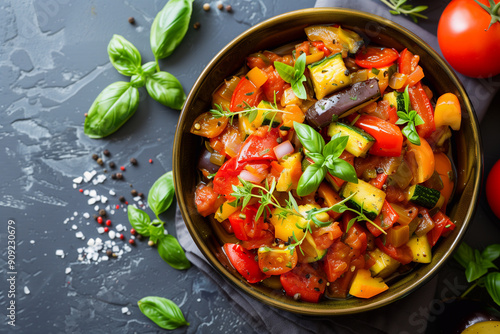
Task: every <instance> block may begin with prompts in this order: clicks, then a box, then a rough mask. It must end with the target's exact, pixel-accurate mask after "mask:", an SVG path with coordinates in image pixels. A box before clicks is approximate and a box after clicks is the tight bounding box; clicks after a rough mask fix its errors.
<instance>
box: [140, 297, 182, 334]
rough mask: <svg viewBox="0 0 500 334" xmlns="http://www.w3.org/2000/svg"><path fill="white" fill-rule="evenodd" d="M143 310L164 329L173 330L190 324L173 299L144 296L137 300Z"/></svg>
mask: <svg viewBox="0 0 500 334" xmlns="http://www.w3.org/2000/svg"><path fill="white" fill-rule="evenodd" d="M137 305H138V306H139V309H140V310H141V312H142V313H143V314H144V315H145V316H146V317H148V318H149V319H151V320H152V321H153V322H154V323H155V324H157V325H158V326H160V327H161V328H163V329H168V330H173V329H176V328H179V327H181V326H189V322H187V321H186V319H185V318H184V315H183V314H182V311H181V309H180V308H179V306H177V305H176V304H175V303H174V302H173V301H171V300H169V299H166V298H162V297H144V298H142V299H141V300H139V301H138V302H137Z"/></svg>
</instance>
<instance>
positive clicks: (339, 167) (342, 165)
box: [328, 159, 358, 183]
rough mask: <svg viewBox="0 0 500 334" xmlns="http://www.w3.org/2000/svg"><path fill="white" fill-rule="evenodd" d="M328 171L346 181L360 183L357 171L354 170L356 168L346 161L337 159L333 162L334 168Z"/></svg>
mask: <svg viewBox="0 0 500 334" xmlns="http://www.w3.org/2000/svg"><path fill="white" fill-rule="evenodd" d="M328 171H329V172H330V174H332V175H333V176H336V177H338V178H340V179H342V180H344V181H347V182H352V183H358V177H357V176H356V170H354V167H353V166H352V165H351V164H350V163H348V162H347V161H345V160H342V159H336V160H335V161H334V162H333V168H329V169H328Z"/></svg>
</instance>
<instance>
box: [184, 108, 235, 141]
mask: <svg viewBox="0 0 500 334" xmlns="http://www.w3.org/2000/svg"><path fill="white" fill-rule="evenodd" d="M228 122H229V118H227V117H220V118H216V117H215V116H214V115H212V113H211V112H209V111H207V112H205V113H203V114H201V115H200V116H198V117H196V119H195V120H194V122H193V125H192V126H191V130H190V132H191V133H192V134H195V135H198V136H202V137H207V138H213V137H217V136H218V135H220V134H221V133H222V131H224V129H225V128H226V125H227V123H228Z"/></svg>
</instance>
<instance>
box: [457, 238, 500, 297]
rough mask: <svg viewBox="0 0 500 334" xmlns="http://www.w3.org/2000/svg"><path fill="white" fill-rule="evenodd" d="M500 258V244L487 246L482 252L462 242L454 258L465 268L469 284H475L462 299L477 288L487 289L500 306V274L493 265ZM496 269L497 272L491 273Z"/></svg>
mask: <svg viewBox="0 0 500 334" xmlns="http://www.w3.org/2000/svg"><path fill="white" fill-rule="evenodd" d="M499 257H500V244H493V245H489V246H487V247H486V248H485V249H484V250H483V251H482V252H480V251H479V250H477V249H473V248H471V247H470V246H469V245H467V244H466V243H465V242H462V243H461V244H460V246H459V247H458V249H457V250H456V251H455V253H454V254H453V258H454V259H455V260H456V261H457V262H458V263H459V264H460V265H461V266H462V267H464V268H465V277H466V278H467V282H469V283H471V282H474V284H473V285H471V286H470V287H469V289H467V290H466V291H465V292H464V293H463V294H462V296H461V297H464V296H465V295H466V294H467V293H469V292H470V291H472V289H474V288H475V287H476V286H478V285H479V286H484V287H486V291H488V293H489V295H490V296H491V298H492V299H493V301H494V302H495V303H496V304H497V305H499V306H500V272H499V271H498V270H499V269H498V267H497V266H496V265H495V264H494V263H493V261H495V260H496V259H498V258H499ZM490 269H495V271H490V272H489V270H490Z"/></svg>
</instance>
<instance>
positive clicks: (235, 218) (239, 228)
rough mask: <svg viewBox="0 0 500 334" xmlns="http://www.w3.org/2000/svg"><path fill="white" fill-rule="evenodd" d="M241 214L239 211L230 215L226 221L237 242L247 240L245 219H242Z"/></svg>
mask: <svg viewBox="0 0 500 334" xmlns="http://www.w3.org/2000/svg"><path fill="white" fill-rule="evenodd" d="M242 215H243V213H242V212H241V211H240V210H237V211H236V212H234V213H232V214H231V215H230V216H229V217H228V219H229V222H230V223H231V228H232V229H233V232H234V236H235V237H236V238H238V239H239V240H248V236H247V234H246V233H245V218H242Z"/></svg>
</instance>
